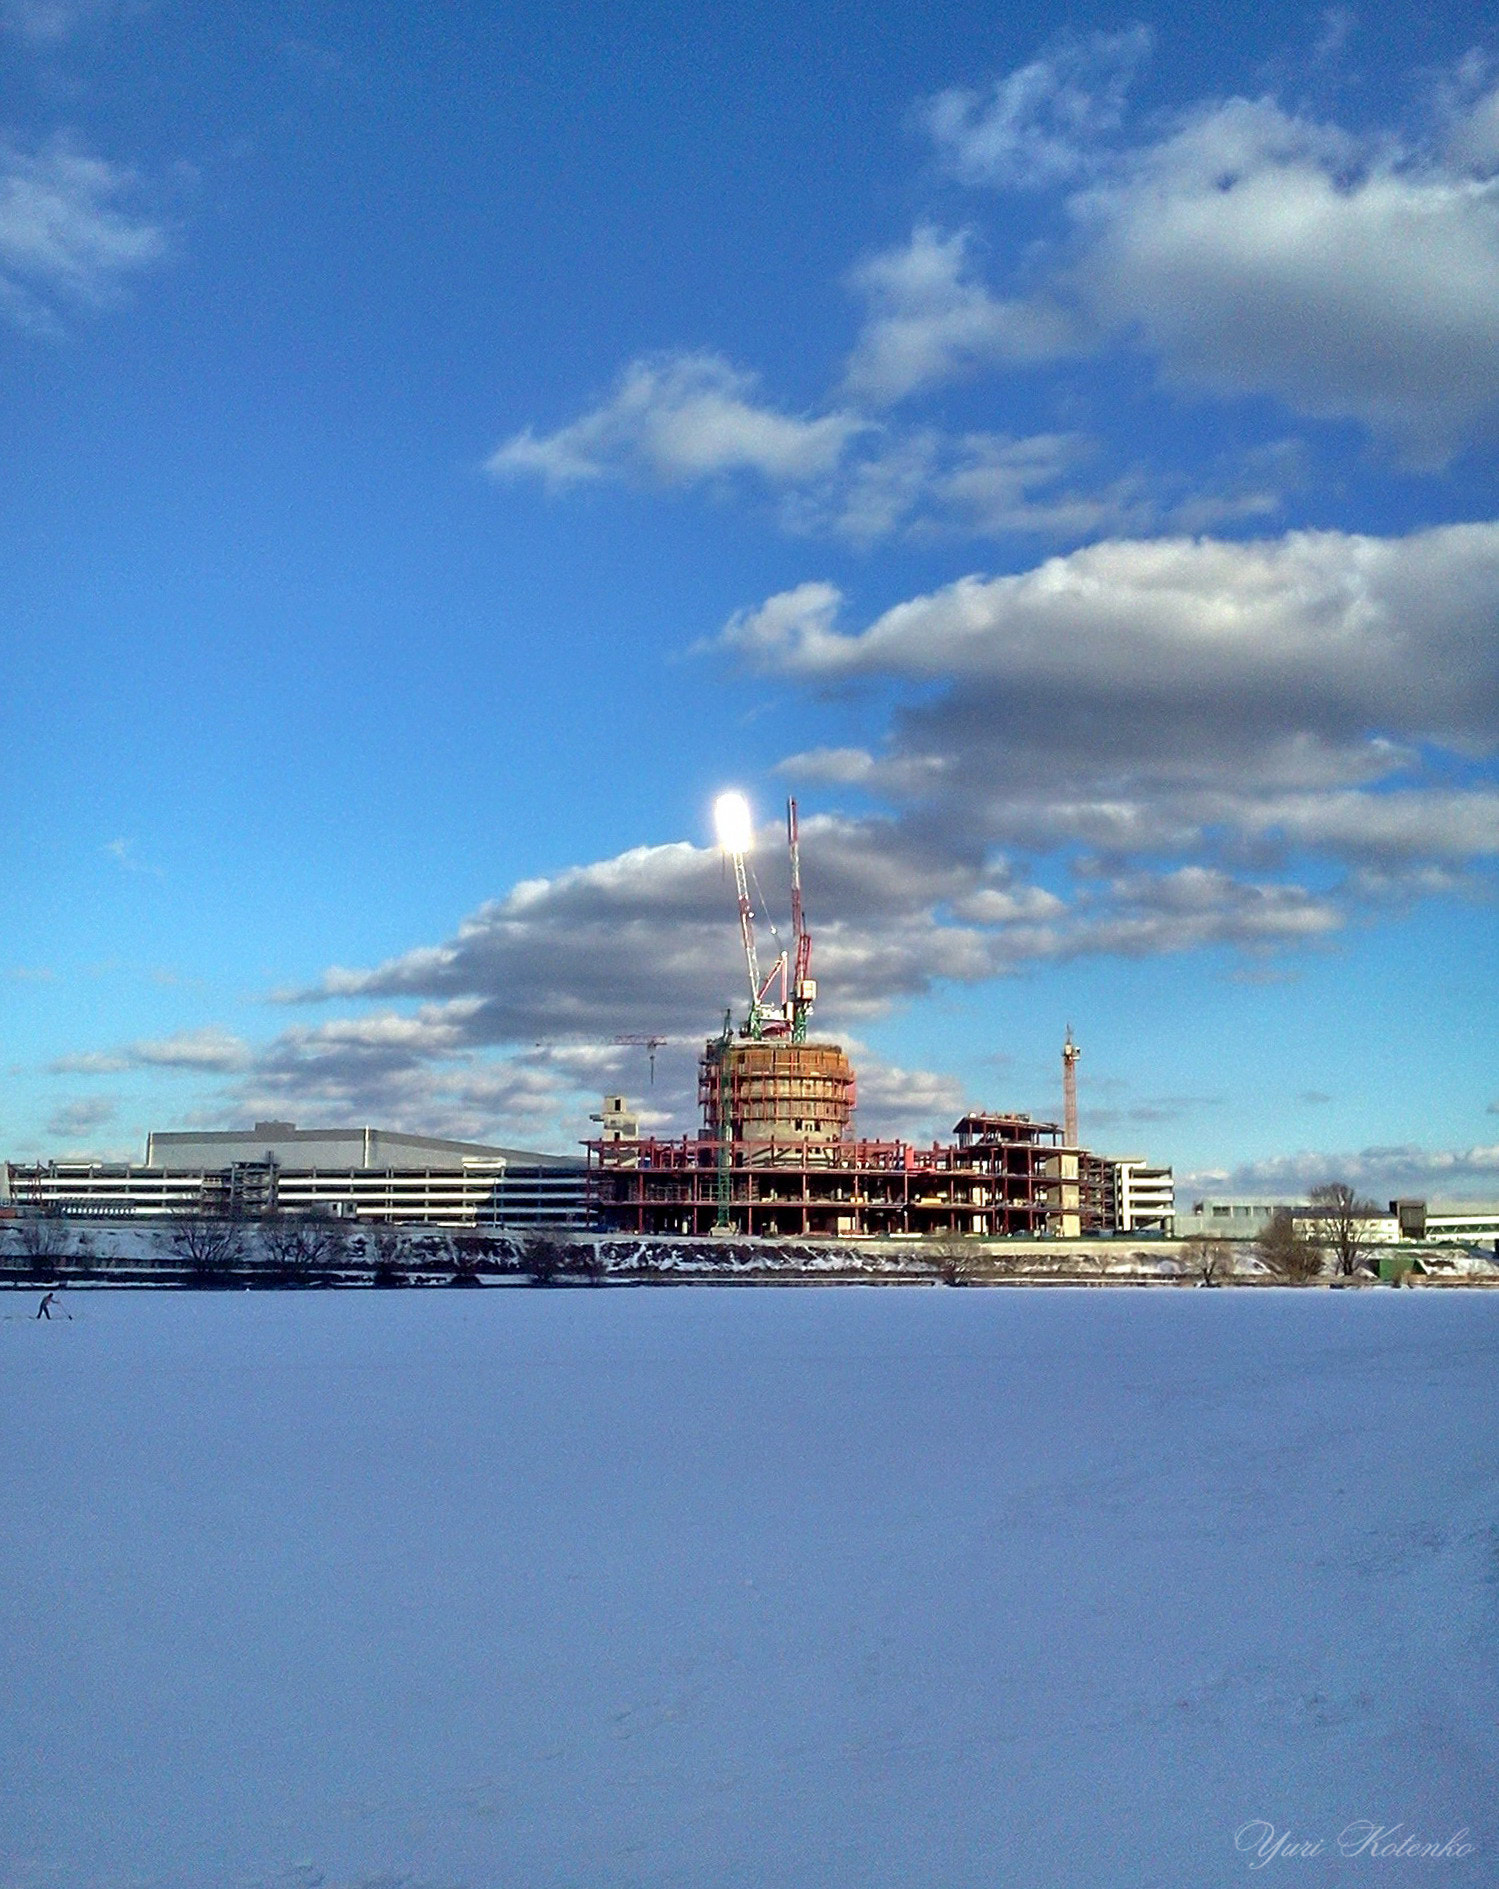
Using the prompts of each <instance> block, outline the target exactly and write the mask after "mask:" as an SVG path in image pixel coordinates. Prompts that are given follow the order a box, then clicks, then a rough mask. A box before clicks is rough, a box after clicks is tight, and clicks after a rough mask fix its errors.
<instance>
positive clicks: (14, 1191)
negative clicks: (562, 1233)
mask: <svg viewBox="0 0 1499 1889" xmlns="http://www.w3.org/2000/svg"><path fill="white" fill-rule="evenodd" d="M0 1203H6V1204H9V1205H11V1206H12V1207H14V1208H18V1209H22V1210H24V1209H25V1208H27V1207H31V1208H42V1209H51V1210H55V1211H59V1212H62V1213H65V1214H68V1215H70V1216H74V1215H78V1216H84V1217H88V1218H121V1217H129V1218H140V1217H148V1216H152V1215H158V1214H163V1213H195V1212H196V1213H203V1212H208V1213H226V1212H234V1213H246V1214H263V1213H276V1212H281V1213H308V1212H321V1213H333V1214H337V1215H339V1216H340V1217H343V1218H348V1219H356V1220H380V1221H407V1222H422V1223H426V1224H436V1225H448V1226H462V1227H537V1226H553V1227H581V1226H584V1225H586V1224H587V1223H588V1216H589V1206H588V1195H587V1167H586V1164H585V1163H584V1161H583V1160H581V1159H580V1158H575V1157H572V1156H568V1155H549V1154H536V1153H531V1152H528V1151H526V1150H522V1149H516V1148H495V1147H487V1146H484V1145H483V1144H481V1143H477V1142H467V1141H446V1140H440V1139H437V1138H435V1137H433V1136H429V1135H403V1134H396V1133H393V1132H391V1131H390V1130H388V1129H380V1128H310V1129H299V1128H297V1127H296V1126H295V1125H294V1124H293V1123H291V1122H257V1123H256V1124H255V1126H254V1127H253V1128H252V1129H247V1130H232V1131H230V1132H228V1133H187V1134H153V1135H151V1136H149V1137H148V1139H147V1142H146V1159H145V1161H144V1163H142V1164H141V1165H140V1166H136V1165H134V1164H132V1163H123V1162H121V1163H108V1162H87V1161H50V1162H46V1163H38V1164H36V1165H33V1166H23V1165H18V1164H17V1163H14V1162H4V1163H0Z"/></svg>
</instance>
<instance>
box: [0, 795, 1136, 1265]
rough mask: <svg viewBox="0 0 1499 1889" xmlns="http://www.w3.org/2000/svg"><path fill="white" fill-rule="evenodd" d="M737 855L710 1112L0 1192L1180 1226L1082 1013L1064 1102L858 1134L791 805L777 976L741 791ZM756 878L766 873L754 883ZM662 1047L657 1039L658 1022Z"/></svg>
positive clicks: (580, 1217) (174, 1147)
mask: <svg viewBox="0 0 1499 1889" xmlns="http://www.w3.org/2000/svg"><path fill="white" fill-rule="evenodd" d="M715 813H716V818H717V824H718V833H719V841H720V845H721V846H722V849H723V852H724V854H725V856H726V858H727V859H728V861H729V862H730V864H731V865H732V867H733V872H734V881H735V887H736V892H737V897H738V921H739V935H740V943H741V947H742V951H743V957H744V969H745V975H746V978H747V983H748V1004H747V1007H746V1010H745V1014H744V1020H743V1022H742V1023H741V1024H740V1025H739V1027H738V1028H737V1029H736V1028H735V1027H734V1025H733V1022H732V1013H730V1014H729V1015H726V1017H725V1021H724V1026H723V1028H722V1030H721V1031H720V1033H719V1034H718V1035H717V1036H715V1037H712V1038H710V1039H708V1041H707V1042H706V1044H705V1046H704V1050H703V1054H702V1057H701V1060H700V1063H699V1071H698V1101H699V1106H700V1109H701V1127H700V1128H699V1130H698V1131H697V1132H696V1133H695V1134H687V1135H683V1136H680V1137H678V1138H676V1139H660V1138H656V1137H653V1136H643V1135H641V1133H640V1131H639V1122H638V1117H637V1116H636V1115H635V1113H634V1112H633V1111H632V1110H631V1108H630V1106H629V1102H628V1099H627V1098H626V1097H624V1096H622V1095H612V1096H607V1097H605V1099H604V1105H603V1108H602V1110H601V1111H600V1113H599V1114H598V1115H596V1116H595V1117H594V1120H595V1121H596V1122H598V1123H599V1125H600V1126H599V1133H598V1134H597V1135H595V1136H594V1137H592V1138H591V1139H590V1140H588V1141H587V1143H586V1144H585V1147H586V1154H585V1155H576V1156H570V1155H556V1154H538V1153H534V1152H527V1151H523V1150H517V1149H512V1148H504V1147H493V1146H488V1145H485V1144H481V1143H476V1142H465V1141H452V1140H443V1139H439V1138H435V1137H431V1136H423V1135H413V1134H403V1133H397V1132H393V1131H390V1130H386V1129H379V1128H373V1127H357V1128H313V1129H303V1128H297V1127H296V1126H295V1125H294V1124H293V1123H291V1122H283V1121H260V1122H256V1123H255V1124H254V1126H253V1127H252V1128H250V1129H245V1130H232V1131H227V1132H184V1133H157V1134H152V1135H151V1136H150V1137H149V1138H148V1140H147V1145H146V1155H145V1161H144V1163H143V1164H141V1165H139V1166H137V1165H134V1164H130V1163H102V1162H85V1161H73V1162H56V1161H54V1162H48V1163H45V1164H36V1165H31V1166H25V1165H17V1164H13V1163H5V1164H0V1209H8V1210H9V1211H11V1212H12V1213H14V1212H16V1211H22V1212H24V1211H27V1210H31V1211H42V1212H52V1213H62V1214H66V1215H69V1216H80V1217H87V1218H91V1219H94V1218H115V1219H118V1218H150V1217H155V1216H160V1215H163V1214H183V1213H189V1214H200V1215H201V1214H209V1215H224V1216H233V1217H248V1218H258V1217H263V1216H268V1215H282V1214H309V1213H311V1214H326V1215H332V1216H336V1217H338V1218H342V1219H351V1220H357V1221H369V1222H375V1223H386V1224H392V1223H394V1224H401V1223H404V1224H412V1225H428V1226H435V1227H450V1228H474V1229H480V1230H489V1229H494V1230H501V1229H516V1230H522V1231H526V1230H538V1229H558V1230H562V1229H575V1230H579V1231H596V1232H602V1233H609V1232H617V1233H634V1234H642V1235H645V1234H661V1235H687V1236H693V1237H697V1236H711V1235H713V1234H739V1235H748V1236H751V1237H755V1236H758V1237H764V1238H768V1239H776V1238H796V1239H803V1238H826V1239H840V1240H843V1239H890V1238H918V1239H919V1238H922V1237H941V1238H951V1237H955V1236H967V1237H975V1238H979V1239H997V1238H1005V1237H1022V1238H1030V1239H1037V1238H1041V1239H1068V1238H1077V1237H1079V1236H1085V1235H1089V1234H1111V1233H1155V1234H1165V1233H1169V1232H1170V1231H1171V1230H1172V1217H1173V1198H1172V1175H1171V1170H1170V1168H1167V1167H1153V1166H1150V1165H1149V1164H1148V1163H1147V1162H1146V1161H1145V1159H1144V1158H1143V1157H1142V1156H1136V1155H1130V1156H1104V1155H1098V1154H1094V1153H1091V1152H1090V1151H1089V1150H1087V1149H1085V1148H1082V1147H1081V1146H1079V1142H1078V1127H1077V1090H1076V1064H1077V1059H1078V1056H1079V1054H1080V1051H1079V1050H1078V1047H1077V1045H1076V1044H1075V1043H1074V1042H1073V1040H1072V1033H1071V1031H1070V1029H1069V1030H1068V1032H1067V1036H1066V1041H1065V1043H1064V1045H1063V1049H1062V1094H1063V1110H1062V1113H1063V1120H1062V1122H1061V1123H1060V1124H1059V1123H1057V1122H1053V1121H1040V1120H1032V1119H1031V1117H1030V1116H1029V1115H1025V1114H1017V1113H1003V1112H970V1113H968V1114H965V1115H964V1116H963V1117H962V1119H961V1120H960V1121H959V1122H958V1123H957V1124H956V1125H955V1127H954V1129H953V1139H952V1140H951V1141H950V1142H934V1143H932V1144H930V1145H926V1146H922V1145H918V1144H916V1143H913V1142H909V1141H905V1140H900V1139H896V1140H869V1139H861V1138H859V1137H858V1136H857V1135H856V1132H855V1108H856V1103H857V1079H856V1076H855V1072H854V1070H853V1067H852V1065H851V1064H850V1062H849V1059H848V1057H847V1055H846V1054H845V1052H844V1050H843V1048H842V1046H841V1045H839V1044H837V1043H831V1042H817V1041H812V1040H810V1039H809V1035H808V1030H809V1023H810V1018H811V1014H812V1008H813V1005H814V1003H815V1001H816V996H817V986H816V983H815V981H814V980H813V977H812V974H811V961H812V936H811V932H810V931H809V929H808V927H807V924H806V919H805V915H804V912H803V905H802V887H801V858H800V844H799V835H798V827H797V812H796V803H795V801H791V802H789V803H788V806H787V824H786V839H787V850H788V859H789V867H790V893H791V944H790V946H789V948H788V949H784V950H781V951H780V952H779V953H778V954H777V956H776V959H775V961H774V963H773V964H772V965H771V966H770V968H769V970H768V971H766V972H762V969H761V964H760V959H759V953H758V947H757V941H756V933H755V911H754V908H753V906H752V903H751V899H750V883H751V879H752V877H753V873H752V869H750V868H748V866H747V855H748V853H749V851H750V846H751V840H752V833H753V825H752V821H751V817H750V811H749V807H748V805H747V803H746V802H745V801H744V799H743V797H742V796H741V795H738V794H726V795H723V796H721V797H720V799H719V801H718V803H717V806H716V808H715ZM757 889H758V884H757ZM646 1040H647V1041H649V1042H650V1044H651V1045H652V1053H653V1054H654V1046H655V1045H656V1044H657V1043H658V1042H659V1041H661V1039H659V1038H650V1039H646Z"/></svg>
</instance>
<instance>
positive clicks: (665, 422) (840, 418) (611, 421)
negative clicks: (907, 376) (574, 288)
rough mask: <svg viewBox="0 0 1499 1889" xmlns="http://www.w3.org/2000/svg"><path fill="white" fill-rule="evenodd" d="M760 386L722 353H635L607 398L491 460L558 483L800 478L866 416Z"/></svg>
mask: <svg viewBox="0 0 1499 1889" xmlns="http://www.w3.org/2000/svg"><path fill="white" fill-rule="evenodd" d="M754 391H755V382H754V377H753V376H752V375H749V374H746V373H744V372H743V371H742V370H740V369H738V368H735V367H732V366H731V365H730V364H729V363H728V362H727V361H725V360H724V359H722V357H721V356H719V355H716V354H669V355H661V356H658V357H655V358H653V359H650V360H641V361H634V362H632V363H631V364H630V366H629V367H627V368H626V369H625V371H624V373H623V375H622V376H621V377H620V381H619V385H618V386H617V387H616V389H615V391H614V393H613V395H612V396H611V397H610V399H609V400H607V401H606V402H605V403H604V404H603V405H602V406H600V407H598V408H596V409H595V410H594V411H593V412H592V413H588V414H585V415H584V416H583V418H582V419H580V420H575V421H573V422H572V424H571V425H569V426H564V427H561V428H559V429H558V431H557V432H555V433H549V434H545V435H542V436H539V437H538V435H537V434H536V433H535V432H534V431H533V430H532V429H531V428H529V427H528V428H526V430H525V431H524V432H522V433H518V434H516V435H515V436H514V437H513V438H512V439H509V440H507V441H506V442H505V444H504V445H503V446H501V447H500V448H499V449H498V450H497V451H496V452H495V453H494V454H493V455H492V456H491V458H490V459H489V462H488V469H489V471H490V472H491V473H493V474H495V476H496V477H502V478H503V477H516V476H526V475H529V476H534V477H539V478H540V479H541V480H543V482H544V483H545V484H546V485H547V486H548V487H549V488H550V489H552V490H558V489H561V488H564V487H567V486H570V485H576V484H580V483H583V482H587V481H591V480H595V479H600V478H603V477H605V476H606V475H614V476H619V475H621V474H623V473H632V472H643V473H646V474H648V475H651V476H653V477H655V478H657V479H660V480H661V481H663V482H665V483H668V484H670V483H676V482H682V481H692V480H698V479H705V478H715V477H722V476H724V475H728V474H733V473H739V472H753V473H757V474H759V475H760V476H761V477H762V478H764V479H766V480H769V481H770V482H772V483H773V484H779V483H782V482H786V481H790V482H796V481H799V480H806V479H810V478H814V477H816V476H818V475H819V474H824V473H827V472H829V471H830V470H832V468H833V467H835V466H836V465H837V464H838V462H839V461H840V459H841V458H842V457H843V454H844V451H845V449H846V447H847V446H848V443H849V441H850V440H851V439H852V438H853V436H854V435H855V434H856V433H857V432H858V431H859V430H860V429H861V427H862V426H863V424H864V422H862V421H860V420H859V419H858V418H857V416H855V415H853V414H851V413H827V414H821V415H815V416H812V417H810V418H808V417H802V416H798V415H794V414H787V413H781V412H778V411H777V410H776V409H774V408H772V407H768V406H765V405H763V404H760V403H758V402H756V400H755V399H754V397H753V396H754Z"/></svg>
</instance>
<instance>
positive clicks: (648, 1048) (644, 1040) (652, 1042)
mask: <svg viewBox="0 0 1499 1889" xmlns="http://www.w3.org/2000/svg"><path fill="white" fill-rule="evenodd" d="M614 1041H615V1042H616V1043H617V1044H619V1045H620V1046H621V1047H631V1046H633V1047H635V1048H638V1049H643V1050H644V1051H645V1053H646V1055H647V1056H648V1057H649V1058H650V1063H651V1087H652V1088H654V1087H655V1086H656V1051H657V1050H658V1049H664V1048H665V1046H666V1043H667V1041H668V1039H667V1038H666V1037H664V1036H617V1037H615V1039H614Z"/></svg>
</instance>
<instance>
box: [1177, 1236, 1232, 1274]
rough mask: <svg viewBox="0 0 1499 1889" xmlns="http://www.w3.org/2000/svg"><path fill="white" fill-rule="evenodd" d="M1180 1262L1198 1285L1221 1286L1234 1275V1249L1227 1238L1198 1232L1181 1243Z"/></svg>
mask: <svg viewBox="0 0 1499 1889" xmlns="http://www.w3.org/2000/svg"><path fill="white" fill-rule="evenodd" d="M1181 1262H1182V1266H1183V1268H1184V1270H1185V1271H1186V1272H1188V1273H1189V1274H1190V1275H1191V1276H1192V1277H1193V1278H1195V1279H1196V1281H1197V1283H1198V1285H1200V1286H1221V1285H1222V1284H1223V1282H1224V1281H1225V1280H1226V1279H1232V1278H1233V1276H1234V1249H1233V1246H1232V1244H1231V1243H1230V1242H1229V1241H1228V1240H1215V1239H1210V1238H1208V1237H1207V1236H1206V1235H1204V1234H1201V1233H1199V1234H1197V1235H1195V1236H1194V1237H1193V1238H1192V1239H1190V1240H1187V1241H1185V1242H1184V1243H1183V1245H1182V1250H1181Z"/></svg>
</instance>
